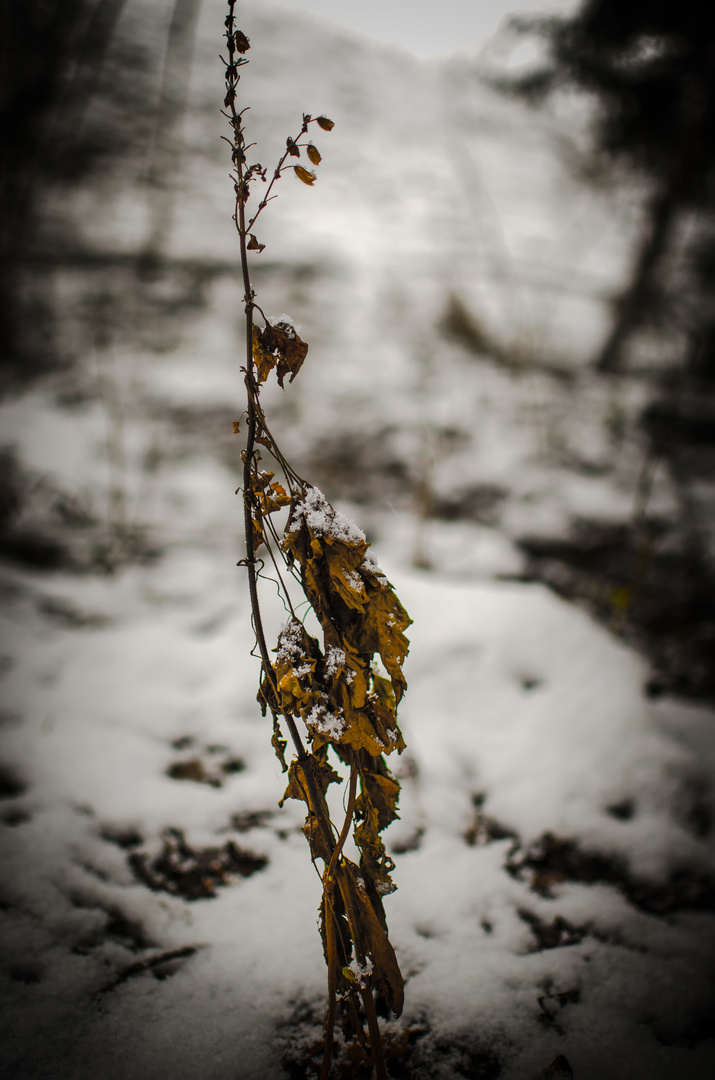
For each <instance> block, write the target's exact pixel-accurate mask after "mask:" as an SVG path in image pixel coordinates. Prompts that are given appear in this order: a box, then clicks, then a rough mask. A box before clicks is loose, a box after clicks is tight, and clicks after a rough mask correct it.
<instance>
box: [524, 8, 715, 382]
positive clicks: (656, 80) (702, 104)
mask: <svg viewBox="0 0 715 1080" xmlns="http://www.w3.org/2000/svg"><path fill="white" fill-rule="evenodd" d="M519 25H520V27H521V29H526V30H531V31H537V32H538V33H540V34H541V35H543V37H544V38H545V40H546V43H547V61H546V63H545V65H544V66H543V67H542V68H541V69H540V70H537V71H535V72H532V73H530V75H529V76H528V77H526V78H524V79H522V80H520V81H517V82H516V83H512V84H511V87H510V88H511V89H512V90H517V91H518V92H520V93H522V94H524V95H525V96H527V97H528V98H529V99H530V100H531V101H533V102H534V103H537V102H540V101H543V99H544V98H545V97H546V96H548V95H549V94H551V93H552V92H554V91H555V90H557V89H558V88H561V87H571V88H576V89H578V90H582V91H584V92H586V93H588V94H592V95H594V96H595V98H596V99H597V101H598V103H599V105H600V109H599V111H598V115H597V119H596V123H595V130H594V144H593V145H594V152H595V153H596V154H606V155H607V156H608V157H610V158H611V159H612V160H614V161H618V162H620V163H622V164H624V165H625V166H626V167H627V168H628V169H629V170H630V171H632V172H633V173H635V174H638V175H640V176H641V177H644V178H645V179H646V180H647V181H648V182H649V185H650V196H649V199H648V203H647V208H646V210H647V212H646V224H645V228H644V231H643V234H642V237H641V242H640V246H639V248H638V250H637V251H636V254H635V259H634V263H633V268H632V273H631V275H630V279H629V282H628V284H627V286H626V287H625V289H624V290H623V292H622V293H621V295H620V296H619V297H618V298H617V300H616V302H615V305H614V318H613V324H612V327H611V331H610V333H609V335H608V338H607V340H606V342H605V344H604V345H603V348H602V350H601V353H600V356H599V358H598V367H599V369H600V370H602V371H617V370H618V369H619V368H620V367H621V366H622V364H623V360H624V356H625V353H626V347H627V345H628V342H629V340H630V338H631V336H632V334H633V332H634V331H635V330H636V329H637V328H638V327H639V326H640V325H642V323H643V321H644V318H645V317H647V316H649V315H652V314H653V312H654V311H655V310H657V308H658V306H659V305H660V304H662V301H663V297H662V296H659V295H658V271H659V270H660V268H661V266H662V263H663V260H664V258H665V256H666V254H667V252H668V249H669V246H670V244H671V241H672V239H673V232H674V227H675V225H676V223H677V222H678V220H679V218H680V216H681V214H682V213H683V212H684V211H691V212H692V211H696V212H698V214H699V215H706V216H707V215H708V214H710V213H712V210H713V203H714V201H715V8H713V6H712V5H711V4H707V3H703V2H702V0H626V2H624V0H586V3H585V4H584V5H583V7H582V8H581V10H580V11H579V13H578V14H577V15H575V16H574V17H573V18H571V19H555V18H550V19H530V20H527V19H524V20H520V21H519ZM700 261H701V262H702V260H700ZM697 266H698V263H696V262H695V261H693V268H694V270H695V272H696V273H697ZM698 322H699V319H698V316H697V314H696V315H695V319H694V325H691V326H690V327H689V331H690V333H691V336H692V335H695V337H697V336H698V335H699V334H700V332H701V329H702V328H701V327H699V326H698V325H697V323H698Z"/></svg>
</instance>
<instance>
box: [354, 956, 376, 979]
mask: <svg viewBox="0 0 715 1080" xmlns="http://www.w3.org/2000/svg"><path fill="white" fill-rule="evenodd" d="M348 971H351V972H352V973H353V975H354V976H355V982H356V983H357V985H358V986H364V985H365V979H366V978H367V976H368V975H372V973H373V971H374V968H373V966H372V960H371V959H370V957H369V956H366V957H365V963H364V964H361V963H360V961H359V960H356V958H355V957H354V956H353V958H352V960H351V961H350V963H349V964H348Z"/></svg>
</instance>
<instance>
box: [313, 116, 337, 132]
mask: <svg viewBox="0 0 715 1080" xmlns="http://www.w3.org/2000/svg"><path fill="white" fill-rule="evenodd" d="M317 124H318V127H321V128H322V129H323V131H332V130H333V128H334V127H335V124H334V123H333V121H332V120H328V118H327V116H319V117H318V118H317Z"/></svg>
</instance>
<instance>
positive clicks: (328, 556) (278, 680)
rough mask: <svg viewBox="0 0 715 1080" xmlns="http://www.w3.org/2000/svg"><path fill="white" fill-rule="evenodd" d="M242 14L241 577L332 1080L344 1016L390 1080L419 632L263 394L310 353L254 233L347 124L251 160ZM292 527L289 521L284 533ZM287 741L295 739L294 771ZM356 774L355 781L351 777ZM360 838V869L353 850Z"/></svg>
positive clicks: (382, 1078) (323, 125)
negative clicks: (316, 969)
mask: <svg viewBox="0 0 715 1080" xmlns="http://www.w3.org/2000/svg"><path fill="white" fill-rule="evenodd" d="M234 8H235V0H228V15H227V17H226V22H225V25H226V44H227V50H228V57H227V59H226V61H225V62H226V97H225V99H224V107H225V110H226V111H225V113H224V115H225V116H226V117H227V118H228V120H229V122H230V124H231V129H232V138H231V139H230V140H228V139H227V140H226V141H227V142H230V145H231V155H232V162H233V173H232V176H233V179H234V187H235V196H236V201H235V213H234V220H235V223H236V228H237V230H238V236H239V242H240V250H241V269H242V274H243V290H244V296H243V301H244V307H245V325H246V358H245V365H244V366H243V367H242V372H243V375H244V383H245V387H246V399H247V403H246V411H245V432H246V434H245V440H246V441H245V449H244V450H243V452H242V459H243V484H242V487H241V488H239V491H241V492H242V495H243V505H244V523H245V541H246V557H245V559H243V560H241V563H240V564H239V565H242V566H245V568H246V571H247V575H248V588H249V592H250V597H251V610H252V618H253V628H254V631H255V635H256V644H257V650H258V654H259V657H260V661H261V678H260V686H259V691H258V700H259V702H260V704H261V707H262V710H263V714H264V715H267V714H268V713H270V714H271V716H272V718H273V738H272V744H273V747H274V749H275V752H276V754H277V756H278V759H279V761H280V763H281V766H282V768H283V770H284V771H286V772H287V773H288V786H287V789H286V791H285V794H284V796H283V799H284V800H285V799H289V798H290V799H299V800H301V801H302V802H304V803H305V804H306V807H307V816H306V821H305V825H304V826H303V831H304V833H305V835H306V837H307V839H308V843H309V845H310V855H311V858H312V860H313V863H314V864H315V865H316V867H317V868H318V870H319V873H320V876H321V879H322V886H323V893H322V899H321V903H320V932H321V936H322V941H323V950H324V954H325V960H326V963H327V968H328V1005H327V1014H326V1019H325V1032H324V1055H323V1063H322V1069H321V1080H327V1078H328V1075H329V1072H330V1068H331V1056H332V1052H333V1043H334V1032H335V1023H336V1019H337V1013H338V1010H339V1013H340V1019H341V1022H342V1029H343V1034H344V1038H345V1041H346V1044H347V1052H348V1055H349V1059H350V1061H351V1062H352V1063H353V1065H354V1067H355V1071H356V1073H357V1072H358V1071H360V1072H361V1074H362V1075H365V1074H366V1072H367V1071H368V1070H370V1072H372V1073H374V1074H375V1075H376V1076H377V1077H378V1078H379V1080H386V1077H387V1071H386V1066H385V1054H384V1049H383V1045H382V1040H381V1034H380V1028H379V1025H378V1010H380V1011H381V1012H385V1011H386V1010H389V1011H391V1012H392V1014H393V1015H394V1016H399V1015H400V1013H401V1011H402V1004H403V980H402V975H401V973H400V969H399V966H398V964H397V960H396V958H395V953H394V950H393V947H392V945H391V943H390V940H389V938H388V934H387V923H386V919H385V911H384V908H383V898H384V897H385V896H386V895H387V894H388V893H391V892H393V891H394V889H395V885H394V884H393V882H392V879H391V876H390V875H391V872H392V870H393V869H394V863H393V861H392V859H391V858H390V857H389V855H388V854H387V852H386V851H385V846H384V843H383V841H382V837H381V835H380V834H381V833H382V831H383V830H384V829H385V828H386V827H387V826H388V825H389V824H390V822H391V821H394V819H395V818H396V817H397V803H398V796H399V792H400V785H399V783H398V781H397V780H396V779H395V777H393V776H392V775H391V773H390V770H389V768H388V766H387V764H386V762H385V756H386V755H388V754H391V753H392V752H393V751H395V750H397V751H398V753H399V752H401V751H402V750H403V749H404V741H403V738H402V735H401V733H400V729H399V727H398V725H397V720H396V709H397V705H398V703H399V701H400V699H401V697H402V695H403V693H404V691H405V687H406V683H405V679H404V677H403V674H402V664H403V661H404V659H405V656H406V653H407V647H408V641H407V638H406V637H405V634H404V631H405V630H406V628H407V627H408V625H409V623H410V621H411V620H410V619H409V617H408V615H407V613H406V612H405V610H404V608H403V607H402V605H401V604H400V602H399V600H398V599H397V597H396V595H395V593H394V591H393V589H392V586H391V585H390V583H389V581H388V580H387V578H386V577H385V576H384V574H383V573H382V571H381V570H380V568H379V566H378V565H377V563H376V562H375V560H374V558H373V557H372V555H371V554H370V552H369V551H368V548H369V544H368V542H367V540H366V538H365V535H364V534H363V532H362V531H361V530H360V529H359V528H358V527H357V526H355V525H353V524H352V522H350V521H348V520H347V518H345V517H343V516H342V515H341V514H340V513H338V512H337V511H336V510H335V509H334V508H333V507H332V506H331V505H330V503H329V502H328V501H327V499H326V498H325V496H324V495H323V494H322V492H321V491H319V490H318V489H317V488H316V487H314V486H313V485H312V484H310V483H309V482H308V481H306V480H304V479H303V478H302V477H301V476H299V475H298V473H297V472H296V471H295V469H294V468H293V467H292V466H291V465H290V463H289V462H288V461H287V460H286V458H285V457H284V455H283V454H282V453H281V450H280V447H279V446H278V443H277V441H276V439H275V437H274V436H273V434H272V433H271V431H270V429H269V427H268V423H267V420H266V416H265V413H264V411H263V408H262V406H261V402H260V392H261V387H262V385H263V384H264V383H265V382H266V380H267V379H268V378H269V377H271V376H272V375H275V376H276V377H277V379H278V383H279V385H280V386H281V387H283V386H284V380H285V378H286V376H289V382H293V380H294V379H295V377H296V375H297V374H298V372H299V371H300V368H301V366H302V364H303V361H304V360H305V357H306V353H307V351H308V346H307V344H306V343H305V342H304V341H303V340H301V338H300V337H299V336H298V333H297V332H296V330H295V328H294V326H293V325H292V324H291V323H289V322H288V321H284V320H277V321H275V322H273V323H271V322H270V321H269V320H268V319H267V318H266V316H265V314H264V312H263V311H262V310H261V308H260V307H259V305H258V303H257V301H256V294H255V292H254V290H253V288H252V285H251V276H250V262H249V259H250V256H249V253H254V254H255V255H259V254H260V252H261V251H262V250H263V249H264V247H265V245H264V244H261V243H259V241H258V239H257V237H256V233H255V232H254V230H255V229H256V225H257V222H258V220H259V218H260V216H261V214H262V213H263V211H264V210H265V208H266V206H267V205H268V203H269V202H270V201H271V200H272V199H274V198H275V197H276V195H275V190H274V189H275V186H276V184H277V183H278V181H279V180H280V179H281V178H282V176H283V175H284V174H285V173H287V172H291V173H293V175H294V176H295V177H297V178H298V179H299V180H301V181H302V182H303V183H304V184H306V185H312V184H313V183H314V182H315V178H316V176H315V172H314V171H313V170H312V169H310V168H306V167H305V166H304V165H302V164H297V163H294V162H296V161H298V159H301V158H302V155H303V154H304V155H305V159H307V164H309V165H312V166H314V167H317V166H318V165H319V164H320V160H321V155H320V152H319V151H318V149H317V148H316V147H315V146H314V145H313V143H312V142H310V141H308V139H307V136H308V133H309V131H310V129H311V127H313V125H315V127H316V128H318V129H320V130H322V131H324V132H328V131H330V130H331V128H332V127H333V122H332V121H331V120H328V119H327V117H325V116H317V117H313V116H311V115H309V114H307V113H306V114H304V115H303V117H302V122H301V125H300V130H299V131H298V133H297V135H296V136H295V137H289V138H288V139H287V140H286V149H285V151H284V153H283V155H282V156H281V158H280V160H279V162H278V164H277V165H276V167H275V169H274V170H273V171H272V173H269V172H268V171H267V170H266V169H265V168H264V167H263V166H262V165H260V164H258V163H256V164H249V161H248V157H247V155H248V153H249V151H250V150H251V149H252V148H253V145H254V144H247V142H246V135H245V128H244V116H245V114H246V111H247V106H244V107H240V106H239V103H238V101H237V92H238V84H239V80H240V71H241V68H242V67H243V66H244V65H245V64H247V63H248V60H247V59H246V55H245V54H246V52H247V51H248V49H249V48H250V45H249V41H248V39H247V37H246V35H245V34H244V33H242V32H241V31H240V30H238V29H236V25H235V19H234ZM261 324H262V325H261ZM240 427H241V425H240V423H239V422H237V423H236V424H235V425H234V428H235V430H236V431H237V432H238V431H239V430H240ZM266 455H267V456H268V457H269V458H270V459H272V461H271V465H272V468H273V469H274V470H276V469H277V470H279V473H280V477H281V479H280V480H278V479H275V471H269V470H267V469H264V468H263V467H262V465H263V458H264V457H265V456H266ZM283 508H286V509H283ZM281 511H282V513H281ZM282 517H284V518H285V519H286V520H285V527H284V528H283V529H282V534H281V529H280V525H279V522H280V520H281V518H282ZM268 563H270V565H271V567H272V573H274V574H275V582H276V583H277V585H278V587H279V590H280V593H281V596H282V599H283V601H284V604H285V607H286V611H287V612H288V613H289V614H290V618H289V619H288V622H287V623H286V624H285V626H283V628H282V630H281V631H280V633H279V636H278V643H277V646H276V648H275V649H274V650H273V654H271V653H270V652H269V647H268V643H267V640H266V634H265V631H264V623H263V618H262V614H261V605H260V598H259V591H260V590H259V586H260V581H261V578H262V577H264V568H265V566H266V565H267V564H268ZM296 589H300V591H301V594H302V595H301V601H302V602H301V603H299V604H297V605H296V604H295V603H294V600H293V597H292V596H291V590H293V592H294V593H295V591H296ZM306 600H307V604H308V606H309V607H310V608H311V609H312V611H313V612H314V614H315V616H316V618H317V621H318V623H319V625H320V628H321V631H322V639H323V640H322V642H320V641H318V640H317V639H316V638H315V637H313V636H311V634H310V633H309V632H308V631H307V630H306V628H305V626H304V623H303V620H302V619H301V618H299V617H298V615H297V613H296V612H297V610H302V609H304V608H305V606H306V604H305V601H306ZM286 735H287V736H288V738H289V739H290V742H291V743H292V753H293V756H292V760H291V761H290V763H289V764H287V763H286V757H285V753H286V750H287V747H288V739H287V738H286V737H285V736H286ZM336 766H337V768H336ZM341 766H342V767H343V769H347V776H344V775H341V774H340V772H339V771H338V769H339V768H340V767H341ZM330 784H345V785H346V788H347V790H346V792H345V795H344V800H343V805H344V806H345V819H344V821H343V822H342V824H341V825H340V826H339V827H338V826H337V825H334V824H333V822H332V820H331V817H330V810H329V806H328V801H327V798H326V793H327V789H328V787H329V785H330ZM351 830H352V836H353V839H354V842H355V845H356V846H357V849H358V850H359V852H360V861H359V865H358V864H357V863H355V862H354V861H352V860H351V859H349V858H348V857H347V856H346V854H345V844H346V841H347V839H348V837H349V835H350V833H351ZM321 867H322V868H321Z"/></svg>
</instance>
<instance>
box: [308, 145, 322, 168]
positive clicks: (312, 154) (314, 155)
mask: <svg viewBox="0 0 715 1080" xmlns="http://www.w3.org/2000/svg"><path fill="white" fill-rule="evenodd" d="M306 153H307V155H308V157H309V158H310V160H311V161H312V162H313V164H314V165H320V162H321V161H322V157H321V154H320V151H319V150H318V149H317V148H316V147H315V146H313V144H312V143H310V145H309V146H308V148H307V150H306Z"/></svg>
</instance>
